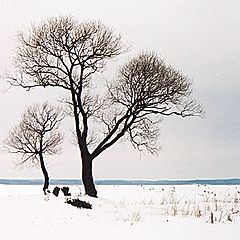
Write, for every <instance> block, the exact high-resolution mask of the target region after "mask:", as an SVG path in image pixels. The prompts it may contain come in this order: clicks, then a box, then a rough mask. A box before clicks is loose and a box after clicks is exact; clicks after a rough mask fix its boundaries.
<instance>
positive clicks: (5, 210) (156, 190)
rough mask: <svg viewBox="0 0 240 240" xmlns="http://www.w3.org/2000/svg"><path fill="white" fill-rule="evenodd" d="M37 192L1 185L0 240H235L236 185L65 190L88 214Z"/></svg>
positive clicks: (238, 220) (239, 189)
mask: <svg viewBox="0 0 240 240" xmlns="http://www.w3.org/2000/svg"><path fill="white" fill-rule="evenodd" d="M41 188H42V187H41V186H12V185H0V239H1V240H15V239H18V240H21V239H22V240H40V239H41V240H42V239H50V240H55V239H56V240H63V239H64V240H66V239H68V240H73V239H74V240H75V239H76V240H82V239H91V240H94V239H98V240H100V239H104V240H107V239H111V240H113V239H114V240H120V239H124V240H125V239H131V240H133V239H138V240H141V239H147V240H153V239H156V240H159V239H164V240H170V239H171V240H190V239H191V240H198V239H199V240H200V239H201V240H207V239H217V240H221V239H224V240H232V239H234V240H236V239H240V234H239V227H240V214H239V211H240V186H197V185H194V186H97V190H98V195H99V198H98V199H94V198H90V197H87V196H84V195H82V192H83V188H82V186H81V187H79V186H70V191H71V192H72V193H73V195H74V197H79V198H80V199H81V200H84V201H87V202H90V203H91V204H92V209H91V210H90V209H78V208H75V207H73V206H71V205H69V204H66V203H65V198H64V197H63V196H62V195H60V196H59V197H55V196H54V195H49V196H47V197H46V196H44V195H43V193H42V190H41ZM52 189H53V186H51V189H50V190H52ZM211 213H212V216H213V220H214V224H211V218H210V216H211Z"/></svg>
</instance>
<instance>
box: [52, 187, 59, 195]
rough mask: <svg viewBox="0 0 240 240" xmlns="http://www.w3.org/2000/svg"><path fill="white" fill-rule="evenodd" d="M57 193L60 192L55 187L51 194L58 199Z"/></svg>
mask: <svg viewBox="0 0 240 240" xmlns="http://www.w3.org/2000/svg"><path fill="white" fill-rule="evenodd" d="M59 191H60V188H59V187H57V186H56V187H55V188H54V189H53V192H52V193H53V194H54V195H55V196H56V197H58V194H59Z"/></svg>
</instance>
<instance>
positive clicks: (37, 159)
mask: <svg viewBox="0 0 240 240" xmlns="http://www.w3.org/2000/svg"><path fill="white" fill-rule="evenodd" d="M62 119H63V114H62V113H61V110H60V109H59V108H56V107H54V106H51V105H49V104H48V103H47V102H46V103H44V104H43V105H41V106H40V105H34V106H30V107H28V108H27V109H26V111H25V112H24V114H23V116H22V119H21V121H20V123H19V124H18V125H17V126H16V127H15V128H13V130H11V131H10V133H9V136H8V138H7V139H6V141H5V143H4V144H5V148H6V150H7V151H8V152H10V153H15V154H19V155H21V158H20V159H19V160H18V161H17V162H16V164H17V165H20V166H25V165H27V166H40V167H41V170H42V172H43V175H44V184H43V191H44V193H45V194H46V192H47V189H48V186H49V176H48V172H47V169H46V166H45V162H44V158H43V156H44V155H54V154H58V153H60V150H61V146H60V145H61V143H62V138H63V136H62V135H61V134H60V132H59V131H58V127H59V124H60V121H61V120H62Z"/></svg>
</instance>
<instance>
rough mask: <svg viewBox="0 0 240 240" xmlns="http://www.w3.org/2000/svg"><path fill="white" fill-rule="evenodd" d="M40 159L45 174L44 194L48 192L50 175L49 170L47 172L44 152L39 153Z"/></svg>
mask: <svg viewBox="0 0 240 240" xmlns="http://www.w3.org/2000/svg"><path fill="white" fill-rule="evenodd" d="M39 160H40V166H41V169H42V172H43V176H44V183H43V192H44V194H47V189H48V187H49V177H48V172H47V169H46V167H45V164H44V161H43V155H42V152H40V153H39Z"/></svg>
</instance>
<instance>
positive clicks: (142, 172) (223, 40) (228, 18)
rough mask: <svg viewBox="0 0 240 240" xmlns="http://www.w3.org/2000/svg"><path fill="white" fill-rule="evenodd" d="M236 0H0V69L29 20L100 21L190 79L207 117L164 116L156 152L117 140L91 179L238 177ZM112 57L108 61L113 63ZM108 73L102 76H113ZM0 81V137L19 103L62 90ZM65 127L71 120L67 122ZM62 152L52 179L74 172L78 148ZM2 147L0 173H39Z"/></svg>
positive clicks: (239, 20) (239, 9) (239, 37)
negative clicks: (17, 161)
mask: <svg viewBox="0 0 240 240" xmlns="http://www.w3.org/2000/svg"><path fill="white" fill-rule="evenodd" d="M239 13H240V2H239V1H238V0H229V1H225V0H131V1H129V0H128V1H127V0H121V1H119V0H98V1H96V0H84V1H83V0H76V1H75V0H68V1H66V0H64V1H62V0H51V1H47V0H41V1H40V0H38V1H36V0H21V1H17V0H15V1H14V0H0V33H1V37H0V74H3V73H4V72H5V71H6V70H8V69H9V68H10V64H11V58H12V57H13V53H14V48H15V47H16V35H17V33H18V32H19V31H27V29H28V27H30V26H31V24H32V23H36V24H37V23H39V22H40V21H41V20H44V19H46V18H48V17H51V16H56V15H65V14H71V15H73V16H74V17H75V18H77V19H79V21H82V20H100V21H102V22H103V23H104V24H106V25H108V26H110V27H112V28H114V29H115V30H116V32H118V33H121V35H122V37H123V40H124V42H125V43H126V44H127V45H132V50H131V52H129V53H127V54H125V55H124V56H122V57H121V59H119V62H122V61H124V60H125V59H128V58H129V57H130V56H133V55H134V54H136V53H138V52H140V51H141V50H154V51H155V52H157V53H158V54H159V55H161V56H162V57H163V58H164V59H165V61H166V62H167V63H169V64H171V65H172V66H174V67H175V68H177V69H179V70H181V71H182V72H183V73H185V74H187V75H188V76H189V77H190V78H191V79H193V81H194V89H195V92H194V96H195V98H197V99H198V100H199V101H200V102H201V103H202V105H203V107H204V110H205V112H206V114H205V118H204V119H200V118H189V119H180V118H178V117H171V118H165V119H164V121H163V122H162V123H161V139H160V143H161V146H162V150H161V151H160V153H159V155H158V156H151V155H139V153H138V152H136V151H135V150H133V149H132V147H131V146H130V145H129V144H125V143H121V144H118V145H115V146H114V147H113V148H111V149H109V150H108V151H107V152H105V153H104V154H103V155H101V156H99V158H97V159H96V160H95V162H94V175H95V178H97V179H107V178H118V179H120V178H122V179H123V178H127V179H190V178H194V179H195V178H231V177H240V80H239V76H240V14H239ZM115 65H116V66H117V65H118V62H117V61H116V62H114V66H115ZM111 72H112V71H107V72H106V73H104V74H103V79H106V78H111V77H112V75H111ZM6 87H7V86H6V84H4V83H3V82H1V83H0V112H1V115H0V129H1V130H0V142H1V143H2V141H3V140H4V139H5V138H6V137H7V135H8V131H9V130H10V129H11V128H12V127H13V126H14V125H15V124H16V123H17V122H18V120H19V118H20V116H21V114H22V112H23V110H24V108H25V106H26V105H27V104H30V103H32V102H39V101H40V102H41V101H44V100H46V99H48V98H50V99H55V98H57V97H59V95H60V93H58V92H54V93H52V92H51V91H40V90H35V91H31V92H25V91H24V90H22V89H18V88H11V89H9V90H8V91H7V92H5V89H6ZM65 124H68V126H65V127H64V128H65V129H70V128H71V121H70V120H69V121H67V122H65ZM65 141H66V143H65V145H64V149H63V153H62V154H61V155H60V156H57V157H53V158H48V170H49V175H50V177H51V178H78V177H80V160H79V153H78V149H77V148H76V147H74V146H73V145H71V143H70V139H69V136H68V135H66V139H65ZM14 158H16V156H11V155H9V154H6V153H5V152H3V151H1V152H0V178H32V177H36V178H40V177H41V176H42V175H41V171H40V170H39V169H23V170H19V169H16V168H15V167H14V165H13V160H14Z"/></svg>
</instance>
